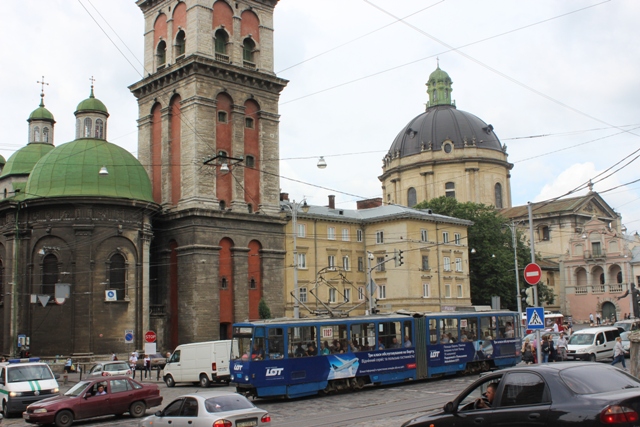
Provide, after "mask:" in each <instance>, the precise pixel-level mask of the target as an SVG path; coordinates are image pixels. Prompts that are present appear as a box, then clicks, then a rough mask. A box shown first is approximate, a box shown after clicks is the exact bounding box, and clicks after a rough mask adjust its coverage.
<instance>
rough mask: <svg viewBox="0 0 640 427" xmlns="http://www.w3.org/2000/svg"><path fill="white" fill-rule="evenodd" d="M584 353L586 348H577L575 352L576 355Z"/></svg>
mask: <svg viewBox="0 0 640 427" xmlns="http://www.w3.org/2000/svg"><path fill="white" fill-rule="evenodd" d="M586 351H587V349H586V348H579V349H578V350H576V353H585V352H586Z"/></svg>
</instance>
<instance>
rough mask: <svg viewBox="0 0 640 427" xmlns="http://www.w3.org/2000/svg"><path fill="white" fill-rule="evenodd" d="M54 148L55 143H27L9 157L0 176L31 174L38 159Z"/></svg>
mask: <svg viewBox="0 0 640 427" xmlns="http://www.w3.org/2000/svg"><path fill="white" fill-rule="evenodd" d="M54 148H55V147H54V146H53V145H51V144H45V143H31V144H27V145H26V146H25V147H22V148H21V149H19V150H18V151H16V152H15V153H13V154H12V155H11V157H9V160H8V161H7V162H6V164H5V165H4V169H2V174H0V178H3V177H5V176H9V175H28V174H30V173H31V171H32V170H33V167H34V166H35V164H36V163H38V160H40V159H41V158H42V157H44V156H45V155H46V154H48V153H49V151H51V150H53V149H54Z"/></svg>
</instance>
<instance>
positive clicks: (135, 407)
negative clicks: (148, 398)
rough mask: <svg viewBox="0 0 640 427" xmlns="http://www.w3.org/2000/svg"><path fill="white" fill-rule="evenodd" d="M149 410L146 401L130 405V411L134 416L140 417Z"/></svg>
mask: <svg viewBox="0 0 640 427" xmlns="http://www.w3.org/2000/svg"><path fill="white" fill-rule="evenodd" d="M146 412H147V405H145V404H144V402H133V403H132V404H131V406H130V407H129V413H130V414H131V416H132V417H133V418H140V417H141V416H143V415H144V414H145V413H146Z"/></svg>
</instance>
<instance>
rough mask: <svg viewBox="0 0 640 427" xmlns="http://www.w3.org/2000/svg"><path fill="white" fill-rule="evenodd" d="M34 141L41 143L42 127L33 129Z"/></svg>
mask: <svg viewBox="0 0 640 427" xmlns="http://www.w3.org/2000/svg"><path fill="white" fill-rule="evenodd" d="M23 135H24V134H23ZM33 140H34V141H35V142H40V126H36V127H34V128H33Z"/></svg>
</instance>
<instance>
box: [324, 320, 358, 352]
mask: <svg viewBox="0 0 640 427" xmlns="http://www.w3.org/2000/svg"><path fill="white" fill-rule="evenodd" d="M350 351H357V349H356V348H355V347H352V346H351V343H350V342H348V341H347V325H321V326H320V351H319V353H318V354H320V355H325V356H326V355H327V354H334V353H348V352H350Z"/></svg>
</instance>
